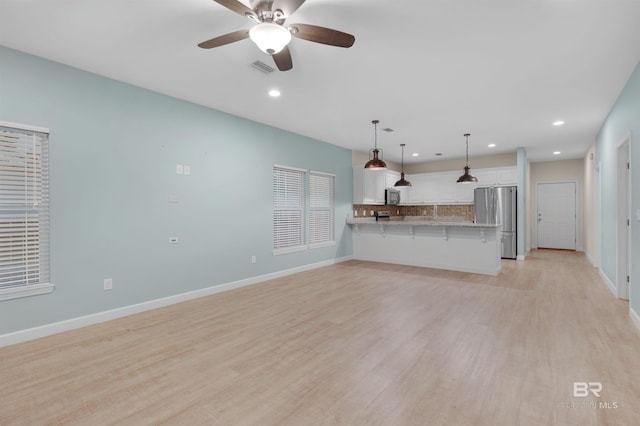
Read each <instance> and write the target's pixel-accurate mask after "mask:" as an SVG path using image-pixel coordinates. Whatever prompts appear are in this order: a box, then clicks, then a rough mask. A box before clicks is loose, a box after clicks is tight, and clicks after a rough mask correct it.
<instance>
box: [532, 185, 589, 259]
mask: <svg viewBox="0 0 640 426" xmlns="http://www.w3.org/2000/svg"><path fill="white" fill-rule="evenodd" d="M554 183H572V184H574V185H575V195H576V196H575V199H574V200H573V201H574V202H575V205H574V211H575V215H576V220H575V222H574V223H573V225H574V226H575V229H574V233H575V234H574V235H575V236H576V241H575V248H574V250H575V251H578V247H580V244H582V241H580V240H579V238H580V234H579V233H578V229H580V228H579V226H578V225H579V224H578V222H579V220H580V214H579V213H580V212H579V211H578V206H579V205H580V199H579V197H580V185H579V182H578V181H577V180H558V181H543V182H536V200H535V211H534V217H533V227H534V230H533V235H534V236H535V239H536V244H535V248H538V185H541V184H542V185H547V184H554Z"/></svg>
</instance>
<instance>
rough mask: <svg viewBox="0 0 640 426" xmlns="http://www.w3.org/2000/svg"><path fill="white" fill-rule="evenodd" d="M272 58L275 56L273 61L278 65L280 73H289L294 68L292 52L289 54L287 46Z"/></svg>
mask: <svg viewBox="0 0 640 426" xmlns="http://www.w3.org/2000/svg"><path fill="white" fill-rule="evenodd" d="M271 56H273V61H274V62H275V63H276V66H277V67H278V69H279V70H280V71H289V70H290V69H291V68H293V62H292V61H291V52H289V48H288V47H287V46H285V47H284V49H282V50H281V51H280V52H278V53H276V54H275V55H271Z"/></svg>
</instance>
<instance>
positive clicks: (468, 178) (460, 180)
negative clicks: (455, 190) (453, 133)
mask: <svg viewBox="0 0 640 426" xmlns="http://www.w3.org/2000/svg"><path fill="white" fill-rule="evenodd" d="M469 136H471V134H470V133H465V134H464V137H465V138H466V139H467V155H466V158H467V162H466V166H464V174H463V175H462V176H460V177H459V178H458V183H471V182H477V181H478V178H476V177H475V176H471V175H470V174H469V170H471V169H470V168H469Z"/></svg>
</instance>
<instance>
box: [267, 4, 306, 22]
mask: <svg viewBox="0 0 640 426" xmlns="http://www.w3.org/2000/svg"><path fill="white" fill-rule="evenodd" d="M304 1H305V0H274V1H273V6H272V7H273V10H278V9H280V10H281V11H283V12H284V17H285V18H287V17H289V16H291V14H292V13H293V12H295V11H296V10H298V8H299V7H300V6H302V3H304Z"/></svg>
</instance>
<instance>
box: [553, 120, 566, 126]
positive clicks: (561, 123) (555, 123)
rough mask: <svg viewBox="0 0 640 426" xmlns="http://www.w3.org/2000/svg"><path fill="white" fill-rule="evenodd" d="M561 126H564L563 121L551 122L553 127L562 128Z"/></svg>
mask: <svg viewBox="0 0 640 426" xmlns="http://www.w3.org/2000/svg"><path fill="white" fill-rule="evenodd" d="M563 124H564V121H562V120H557V121H554V122H553V125H554V126H562V125H563Z"/></svg>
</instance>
